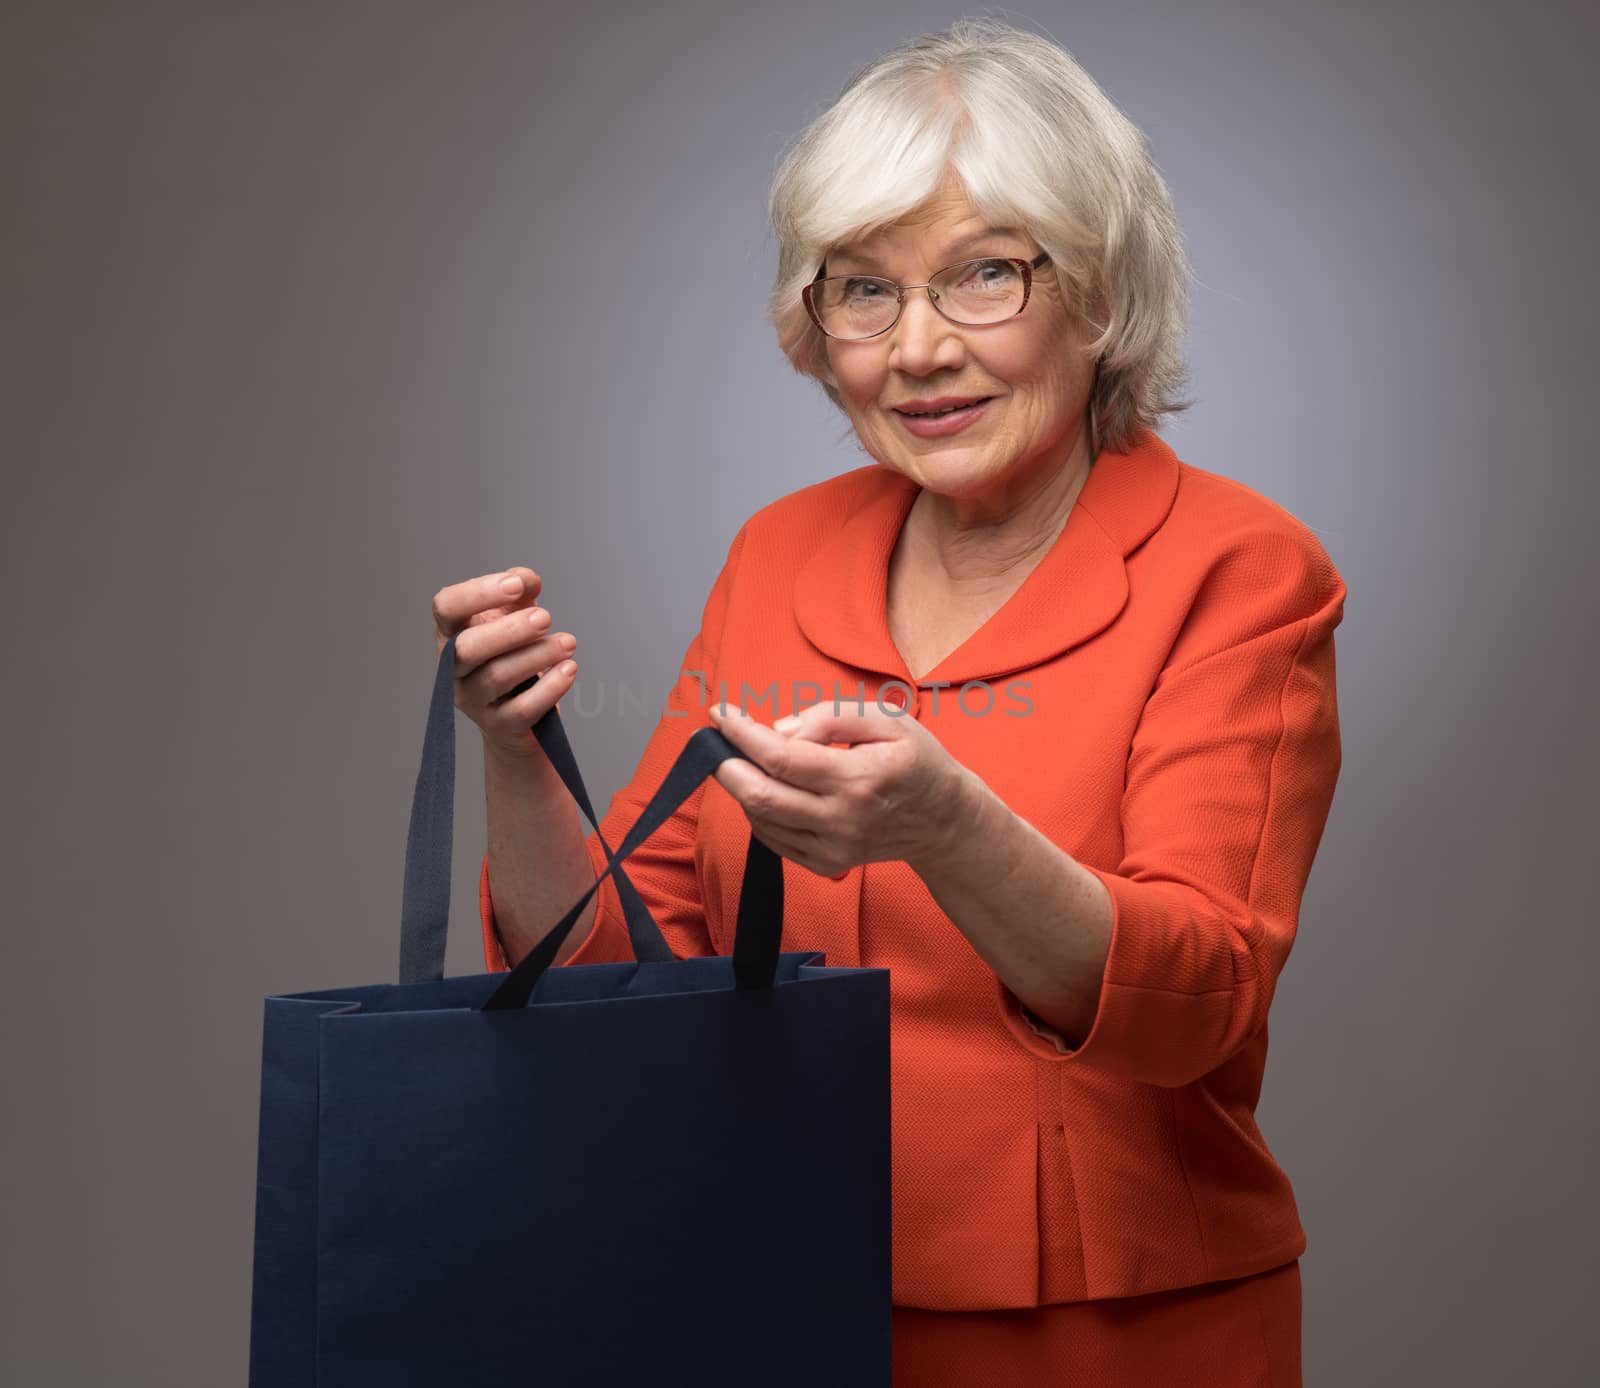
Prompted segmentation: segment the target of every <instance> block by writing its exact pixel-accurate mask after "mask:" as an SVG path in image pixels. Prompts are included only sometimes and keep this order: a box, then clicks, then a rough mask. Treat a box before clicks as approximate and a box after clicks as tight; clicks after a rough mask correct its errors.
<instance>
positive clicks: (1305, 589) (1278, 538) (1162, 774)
mask: <svg viewBox="0 0 1600 1388" xmlns="http://www.w3.org/2000/svg"><path fill="white" fill-rule="evenodd" d="M1344 599H1345V585H1344V582H1343V580H1342V579H1341V578H1340V576H1339V574H1338V571H1337V570H1336V569H1335V568H1334V567H1333V565H1332V563H1331V562H1329V560H1328V558H1327V556H1326V554H1325V553H1323V551H1322V547H1321V545H1320V544H1319V543H1318V542H1317V541H1316V539H1315V537H1314V536H1313V535H1312V534H1311V532H1310V531H1309V530H1305V531H1303V532H1294V533H1291V534H1288V535H1285V534H1284V533H1282V532H1275V533H1273V534H1271V535H1267V536H1258V537H1256V538H1255V539H1254V540H1252V541H1250V542H1248V543H1244V542H1240V543H1238V544H1236V545H1235V546H1233V547H1232V550H1231V552H1230V553H1229V554H1227V555H1225V556H1223V558H1222V559H1221V560H1220V561H1219V562H1218V563H1217V564H1216V565H1214V566H1213V567H1212V569H1211V570H1210V572H1208V574H1207V576H1206V578H1205V580H1204V581H1203V582H1202V584H1201V585H1200V589H1199V592H1198V595H1197V597H1196V600H1195V603H1194V605H1193V606H1192V607H1191V610H1190V612H1189V614H1188V616H1187V618H1186V620H1185V622H1184V624H1183V627H1182V629H1181V631H1180V633H1179V636H1178V639H1177V641H1176V642H1175V643H1174V646H1173V651H1172V654H1171V656H1170V657H1169V660H1168V662H1167V665H1166V668H1165V669H1164V670H1163V672H1162V674H1161V675H1160V677H1159V678H1158V679H1157V681H1156V684H1155V686H1154V688H1153V690H1152V692H1151V694H1150V696H1149V698H1148V700H1147V701H1146V704H1145V707H1144V710H1143V712H1142V714H1141V717H1140V721H1139V724H1138V727H1137V730H1136V732H1135V734H1134V738H1133V743H1132V746H1131V749H1130V751H1129V757H1128V764H1127V773H1126V782H1125V787H1124V791H1123V799H1122V808H1121V819H1122V830H1123V856H1122V861H1121V862H1120V863H1119V864H1118V865H1117V868H1116V871H1115V872H1109V871H1105V870H1103V869H1101V868H1097V867H1094V866H1091V865H1090V864H1087V863H1084V864H1082V866H1084V867H1085V868H1086V869H1087V870H1088V871H1090V872H1092V873H1094V875H1095V876H1096V877H1098V878H1099V879H1100V881H1101V882H1102V883H1104V884H1105V887H1106V890H1107V891H1108V892H1109V893H1110V897H1111V905H1112V913H1113V916H1112V929H1111V945H1110V951H1109V954H1108V956H1107V959H1106V964H1105V971H1104V974H1103V977H1102V984H1101V990H1100V997H1099V1003H1098V1009H1097V1011H1096V1013H1095V1017H1094V1021H1093V1023H1092V1025H1091V1027H1090V1029H1089V1032H1088V1034H1087V1035H1086V1036H1085V1037H1084V1038H1083V1040H1082V1043H1081V1044H1079V1045H1077V1046H1076V1048H1074V1047H1073V1045H1072V1044H1071V1043H1069V1042H1068V1041H1067V1040H1066V1039H1065V1038H1063V1037H1061V1036H1060V1035H1059V1034H1057V1033H1056V1032H1054V1031H1052V1030H1050V1028H1048V1027H1046V1026H1044V1025H1043V1024H1042V1023H1041V1022H1040V1021H1039V1020H1038V1019H1037V1018H1035V1017H1033V1016H1032V1015H1031V1014H1030V1013H1028V1012H1027V1011H1026V1010H1025V1009H1024V1008H1023V1007H1022V1006H1021V1004H1020V1003H1019V1001H1018V999H1017V998H1016V996H1015V995H1014V994H1013V993H1011V991H1010V990H1009V989H1007V988H1006V987H1005V986H1004V985H1003V984H1001V985H1000V992H1001V1006H1002V1010H1003V1012H1004V1013H1005V1016H1006V1019H1007V1022H1008V1025H1009V1026H1010V1028H1011V1030H1012V1031H1013V1033H1015V1034H1016V1035H1017V1037H1018V1038H1019V1039H1020V1040H1021V1041H1022V1042H1023V1044H1024V1045H1025V1046H1027V1047H1028V1048H1029V1049H1030V1050H1032V1051H1034V1053H1035V1054H1037V1055H1040V1056H1041V1057H1044V1058H1046V1059H1050V1060H1055V1061H1060V1062H1061V1063H1065V1064H1073V1063H1076V1064H1082V1065H1089V1066H1094V1067H1096V1068H1099V1069H1102V1070H1105V1071H1107V1072H1110V1073H1113V1074H1116V1075H1119V1076H1121V1077H1124V1078H1127V1079H1132V1080H1138V1081H1140V1082H1142V1083H1146V1084H1155V1085H1163V1086H1179V1085H1185V1084H1189V1083H1192V1082H1193V1081H1194V1080H1196V1079H1199V1078H1200V1077H1201V1076H1203V1075H1206V1074H1208V1073H1210V1072H1211V1071H1212V1070H1214V1069H1216V1068H1217V1067H1218V1066H1220V1065H1222V1064H1223V1063H1224V1062H1226V1061H1227V1060H1228V1059H1229V1058H1230V1057H1232V1056H1233V1055H1234V1054H1235V1052H1237V1051H1238V1050H1240V1049H1241V1048H1242V1047H1243V1046H1244V1045H1245V1044H1246V1043H1247V1042H1248V1041H1249V1040H1250V1039H1251V1038H1252V1037H1254V1036H1255V1035H1256V1034H1257V1033H1258V1032H1259V1031H1260V1029H1261V1028H1262V1026H1263V1025H1264V1024H1265V1023H1266V1019H1267V1009H1268V1007H1269V1005H1270V1004H1271V1002H1272V995H1273V991H1274V989H1275V987H1276V984H1277V980H1278V975H1279V973H1280V971H1281V970H1282V969H1283V966H1284V962H1285V960H1286V959H1287V958H1288V955H1289V949H1290V946H1291V945H1292V944H1293V942H1294V936H1295V929H1296V925H1297V921H1298V916H1299V908H1300V898H1301V894H1302V892H1303V891H1304V889H1305V884H1306V880H1307V878H1308V876H1309V874H1310V871H1311V863H1312V859H1313V858H1314V857H1315V856H1316V851H1317V846H1318V843H1319V842H1320V841H1321V837H1322V831H1323V827H1324V825H1325V824H1326V822H1327V817H1328V812H1329V809H1330V807H1331V805H1332V802H1333V791H1334V785H1335V782H1336V781H1337V780H1338V775H1339V763H1340V744H1339V719H1338V710H1337V703H1336V697H1335V679H1334V639H1333V633H1334V628H1335V627H1337V626H1338V625H1339V622H1340V621H1341V619H1342V618H1343V615H1344Z"/></svg>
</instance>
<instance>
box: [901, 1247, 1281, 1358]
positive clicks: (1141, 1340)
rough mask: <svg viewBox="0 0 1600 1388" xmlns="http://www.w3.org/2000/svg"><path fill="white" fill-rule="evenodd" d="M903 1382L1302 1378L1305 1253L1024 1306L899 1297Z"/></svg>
mask: <svg viewBox="0 0 1600 1388" xmlns="http://www.w3.org/2000/svg"><path fill="white" fill-rule="evenodd" d="M893 1352H894V1384H895V1388H984V1385H988V1384H996V1385H1008V1384H1027V1385H1028V1388H1055V1385H1061V1388H1153V1385H1159V1386H1160V1388H1301V1382H1300V1260H1299V1259H1298V1258H1296V1259H1295V1260H1294V1261H1293V1262H1292V1263H1285V1264H1284V1265H1283V1266H1282V1267H1277V1268H1272V1269H1271V1270H1270V1271H1267V1272H1258V1273H1254V1274H1252V1275H1251V1276H1249V1277H1235V1278H1232V1279H1230V1280H1229V1281H1226V1282H1206V1283H1203V1284H1201V1285H1200V1286H1196V1287H1179V1288H1177V1289H1175V1290H1173V1291H1168V1292H1151V1293H1148V1294H1147V1295H1144V1296H1125V1297H1114V1298H1111V1299H1109V1300H1105V1301H1069V1302H1059V1303H1056V1304H1054V1305H1050V1306H1040V1307H1037V1308H1030V1309H1028V1310H1021V1311H924V1310H918V1309H915V1308H912V1307H905V1306H896V1307H895V1308H894V1349H893Z"/></svg>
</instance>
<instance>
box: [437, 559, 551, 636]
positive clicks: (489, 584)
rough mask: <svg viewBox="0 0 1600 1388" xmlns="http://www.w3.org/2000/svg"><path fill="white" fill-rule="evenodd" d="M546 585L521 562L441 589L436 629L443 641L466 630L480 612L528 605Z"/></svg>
mask: <svg viewBox="0 0 1600 1388" xmlns="http://www.w3.org/2000/svg"><path fill="white" fill-rule="evenodd" d="M502 585H505V586H502ZM543 586H544V580H543V579H541V578H540V577H539V575H538V574H536V573H534V571H533V570H532V569H530V568H527V567H525V566H523V565H518V566H516V567H514V568H510V569H501V570H500V571H499V572H497V573H492V574H480V575H479V576H478V577H477V578H469V579H467V580H466V581H465V582H463V583H452V584H450V585H449V586H448V587H446V588H441V589H440V590H439V591H438V592H437V593H435V594H434V595H433V629H434V631H435V632H436V633H437V634H438V635H439V637H440V638H441V641H440V644H441V645H442V644H443V642H444V641H446V640H448V639H449V638H450V637H452V636H454V635H456V634H457V633H458V632H460V631H462V630H464V629H465V627H466V626H467V624H468V623H469V622H470V621H471V620H472V618H473V617H475V616H476V615H477V614H478V613H480V612H487V611H489V610H490V609H492V608H495V607H505V608H507V609H510V608H513V607H522V606H526V605H527V604H528V603H530V602H532V601H533V600H534V599H535V598H537V597H538V595H539V590H540V589H541V588H542V587H543Z"/></svg>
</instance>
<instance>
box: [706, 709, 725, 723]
mask: <svg viewBox="0 0 1600 1388" xmlns="http://www.w3.org/2000/svg"><path fill="white" fill-rule="evenodd" d="M706 714H707V715H708V716H709V717H710V719H711V721H712V722H713V723H716V722H719V721H721V718H722V705H721V704H712V705H711V706H710V707H709V708H708V709H706Z"/></svg>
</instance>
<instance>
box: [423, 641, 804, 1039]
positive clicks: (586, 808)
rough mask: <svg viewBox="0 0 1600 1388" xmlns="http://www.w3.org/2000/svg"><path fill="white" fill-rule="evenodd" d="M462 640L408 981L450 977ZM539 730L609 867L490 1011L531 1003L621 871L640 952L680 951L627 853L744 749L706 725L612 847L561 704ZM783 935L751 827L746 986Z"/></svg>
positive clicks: (440, 680)
mask: <svg viewBox="0 0 1600 1388" xmlns="http://www.w3.org/2000/svg"><path fill="white" fill-rule="evenodd" d="M455 648H456V638H455V636H454V635H452V636H451V637H450V639H449V640H448V641H446V642H445V644H444V647H443V649H442V650H441V651H440V652H439V661H438V665H437V667H436V669H435V671H434V681H433V695H432V698H431V699H430V701H429V704H428V721H427V725H426V728H425V731H424V734H423V742H422V764H421V766H420V768H419V769H418V772H417V782H416V789H415V792H414V794H413V796H412V802H411V823H410V829H409V832H408V836H407V840H406V863H405V884H404V890H403V895H402V901H401V911H400V981H401V982H402V983H419V982H430V981H434V980H437V979H441V978H443V977H444V958H445V942H446V938H447V933H448V924H449V915H450V863H451V856H452V841H453V837H454V819H455ZM534 678H535V680H536V679H537V678H538V677H537V676H535V677H534ZM532 683H533V681H529V682H528V683H527V684H525V685H524V686H522V687H523V688H527V687H529V685H531V684H532ZM533 733H534V736H535V737H537V738H538V739H539V745H540V747H542V748H543V749H544V752H545V754H546V756H548V757H549V758H550V761H551V764H552V765H553V766H554V767H555V768H556V771H557V774H559V775H560V777H561V779H562V781H563V783H564V784H565V785H566V787H567V789H568V791H569V792H571V794H572V796H573V798H574V799H575V800H576V801H577V802H578V806H579V808H580V809H581V810H582V811H583V813H584V815H585V816H586V817H587V818H588V820H589V822H590V823H591V824H593V825H594V826H595V832H596V834H597V835H599V836H600V846H601V847H602V848H603V849H604V850H605V854H606V864H607V865H606V870H605V871H604V872H603V873H601V874H600V876H599V877H598V878H597V879H596V880H595V883H594V885H593V886H592V887H590V888H589V890H588V891H586V892H585V893H584V894H583V896H582V897H580V898H579V900H578V901H577V903H576V904H575V905H574V906H573V907H572V908H571V909H570V910H569V911H568V912H567V913H566V915H565V916H563V917H562V918H561V920H560V922H559V923H558V924H557V925H556V926H555V928H554V929H552V930H551V931H550V932H549V933H548V934H547V935H546V936H545V937H544V939H543V940H541V941H540V943H539V945H538V946H536V947H535V948H534V949H533V950H531V951H530V952H529V954H528V956H527V957H526V958H525V959H523V960H522V962H521V963H520V964H518V965H517V967H516V968H515V969H513V970H511V971H510V973H508V974H507V976H506V979H505V982H504V983H503V984H502V985H501V986H500V988H499V989H497V990H496V992H495V993H494V995H493V996H492V997H491V998H490V999H489V1001H488V1003H487V1004H485V1010H486V1011H489V1010H498V1009H500V1008H505V1007H522V1006H525V1005H526V1004H527V1001H528V998H529V997H530V996H531V995H532V992H533V989H534V988H535V987H536V986H537V984H538V981H539V979H540V978H541V977H543V975H544V972H545V970H546V969H547V968H549V966H550V962H551V961H552V960H553V959H554V958H555V955H556V952H557V951H558V950H559V949H560V947H561V944H562V942H563V941H564V940H565V939H566V937H567V935H568V934H569V933H570V931H571V929H572V925H573V923H574V922H575V921H576V920H577V917H578V913H579V912H580V911H581V910H582V909H583V907H584V905H585V904H586V903H587V902H588V900H589V898H590V897H591V896H593V895H594V894H595V892H597V891H598V890H599V889H600V883H601V882H603V881H604V880H605V879H606V878H607V877H610V876H614V877H615V878H616V883H617V892H618V895H619V896H620V898H621V900H622V907H623V915H624V917H625V919H626V922H627V928H628V939H629V943H630V945H631V946H632V948H633V951H634V957H635V958H636V959H638V960H639V961H640V962H641V963H645V962H666V961H669V960H671V959H673V958H675V956H674V955H673V953H672V950H671V947H670V946H668V944H667V942H666V939H665V938H664V937H663V936H662V934H661V929H660V927H659V926H658V925H657V924H656V922H655V920H654V918H653V917H652V916H651V915H650V911H649V908H648V907H647V906H646V905H645V904H644V900H643V898H641V897H640V896H639V893H638V891H637V890H636V889H635V887H634V885H633V883H632V882H631V881H630V880H629V878H628V875H627V874H626V873H625V872H623V870H622V860H623V859H624V858H626V857H627V856H628V854H629V853H631V852H632V851H633V850H634V849H635V848H637V847H638V846H639V844H640V843H642V842H643V841H644V840H645V839H646V838H648V837H649V836H650V835H651V834H652V833H654V832H655V830H656V829H657V828H659V827H660V826H661V825H662V824H663V823H665V822H666V820H667V819H668V818H669V817H670V816H671V815H672V813H673V812H674V811H675V810H676V809H677V808H678V806H679V805H681V804H682V803H683V802H684V801H685V800H686V799H688V797H689V796H690V795H691V794H692V793H693V791H694V789H695V787H696V786H698V785H699V784H700V782H701V781H702V780H704V779H705V777H706V776H708V775H709V774H710V773H711V772H712V771H714V770H715V769H716V768H717V767H718V766H720V765H721V764H722V762H724V761H725V760H727V758H729V757H743V756H744V755H745V754H744V753H743V752H741V751H739V750H738V749H737V748H736V747H734V745H733V744H732V743H731V742H729V741H728V740H727V738H725V737H724V736H723V735H722V734H721V733H720V732H718V731H717V730H716V729H715V728H701V729H699V730H698V731H697V732H696V733H695V734H694V736H693V737H691V738H690V739H689V741H688V743H687V744H686V745H685V747H684V749H683V751H682V752H680V753H679V755H678V759H677V760H676V761H675V762H674V763H673V765H672V766H671V768H670V769H669V770H668V772H667V775H666V777H665V779H664V780H663V781H662V784H661V786H660V787H659V788H658V789H657V791H656V793H655V794H654V795H653V796H652V797H651V799H650V801H649V803H648V804H647V805H646V806H645V808H644V810H643V811H642V812H641V814H640V816H639V819H638V820H637V822H636V823H635V824H634V826H633V828H632V829H631V830H629V832H628V834H627V835H626V836H625V837H624V839H623V843H622V847H621V849H620V850H619V851H618V852H617V853H613V852H612V851H611V846H610V845H609V844H608V843H606V841H605V837H604V835H603V834H600V821H599V818H598V816H596V814H595V812H594V808H593V806H592V805H591V803H590V801H589V793H588V790H587V789H586V788H585V786H584V784H583V777H582V775H581V774H580V773H579V771H578V764H577V761H576V759H575V758H574V757H573V755H572V747H571V745H570V744H569V743H568V741H567V736H566V730H565V729H564V728H563V726H562V724H561V719H560V716H559V714H558V713H557V712H556V709H555V708H554V706H552V707H551V708H550V710H549V711H548V712H547V713H546V714H545V715H544V716H543V717H541V718H540V719H539V721H538V722H537V723H535V724H534V725H533ZM782 934H783V871H782V859H781V858H779V857H778V855H777V854H776V853H774V852H773V851H772V850H771V849H770V848H768V847H767V846H766V844H764V843H762V842H761V841H760V840H759V839H757V838H756V837H755V835H754V833H752V834H751V836H750V847H749V850H748V852H747V854H746V858H745V873H744V881H743V884H742V888H741V891H740V896H739V916H738V924H737V933H736V935H735V937H734V950H733V968H734V976H735V981H736V983H737V985H738V987H740V988H741V989H744V988H771V987H772V980H773V977H774V975H775V973H776V971H777V966H778V953H779V950H780V948H781V941H782Z"/></svg>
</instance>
